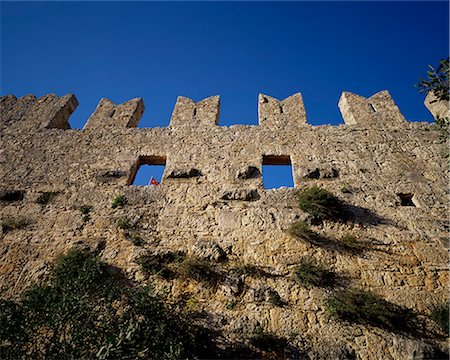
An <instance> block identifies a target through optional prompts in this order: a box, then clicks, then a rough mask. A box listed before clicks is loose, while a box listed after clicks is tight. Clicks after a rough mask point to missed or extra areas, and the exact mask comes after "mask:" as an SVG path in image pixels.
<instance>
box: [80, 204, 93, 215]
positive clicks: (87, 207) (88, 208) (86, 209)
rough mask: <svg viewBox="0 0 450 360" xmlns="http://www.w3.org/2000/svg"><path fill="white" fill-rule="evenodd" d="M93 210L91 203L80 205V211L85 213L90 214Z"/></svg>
mask: <svg viewBox="0 0 450 360" xmlns="http://www.w3.org/2000/svg"><path fill="white" fill-rule="evenodd" d="M91 210H92V206H90V205H82V206H80V211H81V213H82V214H83V215H88V214H89V213H90V212H91Z"/></svg>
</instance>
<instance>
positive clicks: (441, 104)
mask: <svg viewBox="0 0 450 360" xmlns="http://www.w3.org/2000/svg"><path fill="white" fill-rule="evenodd" d="M425 106H426V107H427V109H428V110H429V111H430V113H431V114H433V116H434V117H435V118H440V119H447V122H448V121H449V119H450V103H449V102H448V101H439V100H438V98H437V97H436V95H434V93H433V92H430V93H428V95H427V97H426V98H425Z"/></svg>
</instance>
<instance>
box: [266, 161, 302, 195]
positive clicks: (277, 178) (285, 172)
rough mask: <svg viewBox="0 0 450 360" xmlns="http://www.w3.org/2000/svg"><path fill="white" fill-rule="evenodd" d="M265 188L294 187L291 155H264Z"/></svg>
mask: <svg viewBox="0 0 450 360" xmlns="http://www.w3.org/2000/svg"><path fill="white" fill-rule="evenodd" d="M262 172H263V174H262V178H263V185H264V189H277V188H280V187H290V188H293V187H294V179H293V176H292V164H291V157H290V156H289V155H263V171H262Z"/></svg>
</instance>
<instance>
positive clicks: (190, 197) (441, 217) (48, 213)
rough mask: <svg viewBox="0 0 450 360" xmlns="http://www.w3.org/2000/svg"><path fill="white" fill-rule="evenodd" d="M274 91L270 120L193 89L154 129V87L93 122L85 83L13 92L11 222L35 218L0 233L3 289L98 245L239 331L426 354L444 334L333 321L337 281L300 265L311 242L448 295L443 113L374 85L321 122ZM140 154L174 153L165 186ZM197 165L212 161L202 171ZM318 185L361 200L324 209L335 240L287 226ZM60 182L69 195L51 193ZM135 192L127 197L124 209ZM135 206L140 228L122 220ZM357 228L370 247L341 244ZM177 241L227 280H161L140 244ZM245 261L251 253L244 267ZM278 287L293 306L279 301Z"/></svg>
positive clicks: (12, 292)
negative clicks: (148, 177) (235, 112)
mask: <svg viewBox="0 0 450 360" xmlns="http://www.w3.org/2000/svg"><path fill="white" fill-rule="evenodd" d="M264 99H266V100H267V102H266V101H265V100H264ZM259 102H260V125H258V126H240V125H239V126H231V127H222V126H217V120H218V116H219V99H218V97H212V98H208V99H205V100H202V101H200V102H197V103H195V102H193V101H192V100H190V99H187V98H179V100H178V101H177V105H176V108H175V110H174V113H173V116H172V120H171V125H170V126H169V127H166V128H150V129H144V128H142V129H140V128H134V127H135V126H136V125H137V123H138V121H139V118H140V116H141V115H142V111H143V103H142V101H141V100H140V99H134V100H131V101H129V102H125V103H124V104H121V105H115V104H113V103H112V102H110V101H109V100H106V99H103V100H101V101H100V104H99V106H98V107H97V109H96V111H95V112H94V113H93V114H92V116H91V117H90V119H89V121H88V124H86V126H85V128H84V129H83V130H81V131H79V130H70V129H68V128H67V127H66V125H64V124H68V122H67V120H68V115H69V113H70V111H72V109H73V108H74V106H75V102H74V97H72V96H71V95H69V96H67V97H62V98H58V97H57V96H55V95H49V96H46V97H43V98H41V99H37V98H36V97H34V96H33V95H27V96H24V97H22V98H20V99H17V98H16V97H14V96H12V95H10V96H4V97H1V98H0V144H1V146H0V189H2V195H1V200H0V221H2V222H7V221H11V219H12V220H14V219H28V220H30V221H29V223H28V224H27V225H26V226H24V227H22V228H20V226H19V227H18V228H17V229H13V230H8V231H3V232H0V292H1V294H2V297H4V298H11V299H14V298H16V297H18V296H20V293H21V292H22V291H23V290H24V289H26V288H27V287H28V286H31V285H32V283H33V282H34V281H41V280H43V279H44V278H45V275H46V273H47V271H48V268H49V266H50V264H51V262H52V261H53V260H54V259H55V258H56V256H57V255H58V254H60V253H63V252H66V251H67V250H68V249H70V248H72V247H86V248H89V249H91V250H92V251H94V252H96V253H98V254H99V256H101V259H102V260H104V261H106V262H109V263H111V264H113V265H115V266H117V267H119V268H121V269H123V271H124V273H125V274H127V276H129V277H130V279H132V280H133V281H138V282H145V281H151V282H152V286H154V287H155V289H156V291H157V292H158V293H159V294H160V295H161V296H167V297H168V300H169V301H172V303H177V302H178V301H180V298H189V299H190V298H192V299H195V300H196V301H197V302H198V303H199V304H201V307H202V310H204V311H205V312H207V313H208V314H209V315H208V319H209V320H210V319H220V321H217V322H214V330H217V331H218V332H220V333H223V334H224V336H225V337H226V338H228V339H233V338H234V339H239V340H242V339H243V338H245V337H247V336H249V335H251V334H252V333H253V332H254V331H255V330H256V329H258V328H263V329H264V330H265V331H270V332H274V333H275V334H277V335H278V336H284V337H289V339H290V342H291V343H292V344H293V345H295V346H297V347H298V348H299V349H301V350H302V351H303V350H304V351H305V352H306V354H307V356H308V357H309V358H321V357H320V356H322V358H339V357H341V356H347V355H348V352H349V351H353V350H354V351H355V353H356V354H357V356H358V357H359V358H361V359H398V360H403V359H415V358H418V359H420V358H423V357H425V355H424V354H425V353H426V351H428V350H427V349H429V346H431V345H430V341H431V340H430V339H431V337H432V336H431V335H430V338H420V337H410V336H405V335H403V334H398V333H393V332H387V331H383V330H380V329H377V328H374V327H365V326H359V325H358V326H357V325H351V324H345V323H340V322H336V321H332V320H330V319H329V317H328V316H327V315H326V314H325V311H324V302H325V300H326V299H327V297H328V296H329V295H330V293H331V291H332V290H330V289H321V288H312V289H306V288H305V287H303V286H302V285H301V284H299V283H298V281H296V280H295V269H296V266H297V265H298V263H299V261H300V259H301V258H302V257H304V256H311V257H313V258H314V259H316V260H317V261H318V262H320V263H321V264H323V265H324V266H326V267H327V268H328V269H330V270H333V271H334V272H336V273H337V274H338V275H339V276H341V277H342V278H343V279H344V278H345V279H346V283H345V286H348V287H349V288H358V289H363V290H366V291H373V292H375V293H377V294H379V295H380V296H382V297H383V298H385V299H386V300H388V301H391V302H394V303H395V304H398V305H402V306H405V307H408V308H410V309H411V310H413V311H416V312H420V313H423V314H427V313H429V312H430V310H431V308H432V307H433V306H434V305H438V304H441V303H443V302H444V301H446V299H447V298H448V291H449V288H448V279H449V271H448V248H446V246H448V218H447V214H448V203H449V202H448V194H447V190H446V189H447V185H448V159H447V158H445V151H446V150H447V148H448V144H447V143H446V142H445V141H444V140H442V137H441V136H440V133H438V132H437V131H436V130H435V127H433V126H430V124H427V123H409V122H406V121H404V118H403V116H402V115H401V113H400V112H399V111H398V108H397V107H396V105H395V104H394V103H393V101H392V99H391V98H390V96H389V94H388V93H387V92H382V93H379V94H376V95H374V96H372V97H371V98H369V99H365V98H361V97H358V96H357V95H354V94H348V93H347V94H344V95H343V97H342V98H341V102H340V106H341V110H342V112H343V116H344V119H345V121H346V125H339V126H309V125H307V124H306V112H305V110H304V106H303V103H302V101H301V97H300V96H299V95H294V96H293V97H290V98H288V99H285V100H283V101H281V102H280V101H278V100H276V99H273V98H270V97H268V96H265V95H264V96H261V97H260V99H259ZM370 105H371V106H372V107H374V108H375V111H374V110H373V109H372V108H371V106H370ZM349 125H351V126H349ZM264 159H265V160H266V161H267V159H269V160H271V159H272V160H273V159H278V160H280V159H281V160H280V161H284V162H286V161H289V162H290V163H291V165H292V173H293V178H294V184H295V187H294V188H280V189H271V190H267V189H264V186H263V183H262V177H261V174H260V172H261V169H262V168H263V161H264ZM141 164H160V165H161V164H166V174H165V176H166V177H164V178H163V179H162V181H161V184H160V185H158V186H133V185H132V184H131V183H132V181H133V179H134V175H135V174H136V171H137V170H138V167H139V166H140V165H141ZM193 169H198V170H200V171H201V174H202V176H195V177H194V178H191V175H193V173H192V171H193ZM171 172H173V174H174V175H175V176H169V175H170V174H171ZM177 172H178V173H177ZM180 175H181V176H180ZM305 176H306V178H305ZM311 185H318V186H322V187H324V188H326V189H327V190H329V191H331V192H332V193H333V194H335V195H336V196H338V197H339V198H340V199H341V200H342V201H344V202H345V209H346V210H348V211H349V213H350V214H351V218H349V219H348V221H347V222H333V221H323V222H321V223H317V224H311V229H312V230H313V231H314V232H315V233H316V234H317V235H318V236H320V239H322V242H321V243H320V244H321V245H320V246H319V245H312V244H310V243H308V242H305V241H302V240H301V239H297V238H294V237H292V236H291V235H289V233H288V229H289V227H290V225H291V224H292V223H293V222H294V221H297V220H303V221H305V220H306V219H307V217H308V214H307V213H305V212H303V211H301V210H300V209H299V207H298V203H297V198H296V191H298V190H299V189H301V188H303V187H306V186H311ZM45 192H59V194H58V196H57V197H55V198H54V199H53V200H52V201H49V203H47V204H45V205H42V204H37V203H36V200H37V198H38V197H39V195H40V194H43V193H45ZM398 194H412V195H413V196H412V198H411V199H412V202H413V204H414V205H415V206H402V201H401V199H400V198H399V196H398ZM22 195H23V196H22ZM120 195H122V196H124V197H125V199H126V202H125V204H124V205H123V206H122V207H117V208H112V206H111V205H112V201H113V199H114V198H115V197H117V196H120ZM86 206H90V207H91V208H90V210H89V214H88V216H86V214H84V213H83V212H82V209H86ZM124 219H127V221H128V224H129V228H127V229H123V228H119V227H118V222H119V220H124ZM6 225H7V224H6ZM19 225H20V224H19ZM1 228H2V226H0V229H1ZM9 229H11V227H9ZM345 234H351V235H354V236H355V237H356V238H357V239H360V240H361V241H362V243H363V244H364V249H363V251H362V252H361V253H352V252H346V251H343V248H342V246H341V247H339V246H338V244H339V243H338V242H339V241H340V239H341V238H342V237H343V236H344V235H345ZM134 236H138V237H140V238H141V240H140V241H139V243H140V245H139V246H137V245H133V237H134ZM165 251H166V252H177V251H182V252H184V253H187V254H189V255H193V256H196V257H202V258H206V259H210V260H208V261H211V263H212V264H213V267H214V270H215V271H217V273H218V278H219V284H217V287H215V288H208V287H207V286H203V285H202V284H201V283H199V282H195V281H190V280H186V279H173V280H170V282H169V280H163V279H157V278H152V277H150V279H149V280H146V278H145V277H143V276H142V274H141V272H140V271H139V265H138V264H137V263H136V259H137V258H138V257H139V256H140V255H142V254H146V253H164V252H165ZM224 252H226V258H225V257H224V255H223V254H224ZM218 260H221V262H217V261H218ZM242 264H246V265H247V266H248V268H244V269H242V267H241V268H240V269H241V270H240V271H241V272H239V271H238V272H233V271H231V270H232V269H235V268H239V267H240V266H241V265H242ZM261 269H262V270H261ZM342 286H344V285H342ZM271 291H273V292H276V293H277V294H279V296H280V298H281V299H282V300H283V301H284V302H286V305H285V306H274V305H273V304H272V303H271V300H270V296H271V295H270V294H271ZM272 294H274V293H272ZM211 326H212V325H211ZM435 332H436V333H439V331H438V330H437V329H435ZM334 339H336V341H334ZM433 341H435V342H436V344H437V345H439V346H441V347H445V345H446V344H445V342H444V341H441V340H440V338H439V337H436V338H435V339H434V340H433ZM325 350H326V351H325ZM324 354H325V355H324Z"/></svg>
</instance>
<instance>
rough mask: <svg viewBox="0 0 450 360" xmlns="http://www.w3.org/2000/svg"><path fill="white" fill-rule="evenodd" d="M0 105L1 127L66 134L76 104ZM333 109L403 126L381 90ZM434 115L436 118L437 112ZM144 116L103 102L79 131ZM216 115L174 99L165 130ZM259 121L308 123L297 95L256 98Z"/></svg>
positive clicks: (60, 100) (345, 99)
mask: <svg viewBox="0 0 450 360" xmlns="http://www.w3.org/2000/svg"><path fill="white" fill-rule="evenodd" d="M427 99H428V98H427ZM429 104H430V101H427V106H428V107H429ZM431 104H432V106H433V109H434V108H435V107H436V106H437V105H436V104H435V103H433V102H431ZM0 106H1V112H2V119H3V120H2V121H3V122H9V123H16V122H18V121H20V119H23V118H25V117H26V118H27V119H28V124H27V125H25V124H24V126H26V127H29V126H34V127H38V128H42V129H70V125H69V117H70V115H71V114H72V113H73V112H74V111H75V109H76V107H77V106H78V101H77V99H76V98H75V95H73V94H68V95H65V96H63V97H58V96H56V95H54V94H50V95H46V96H43V97H41V98H39V99H37V98H36V97H35V96H33V95H27V96H24V97H22V98H20V99H17V98H16V97H15V96H13V95H7V96H3V97H1V98H0ZM338 106H339V109H340V111H341V114H342V117H343V119H344V123H345V124H346V125H363V126H381V127H392V126H394V127H395V126H401V125H402V124H404V123H406V119H405V117H404V116H403V115H402V113H401V112H400V110H399V108H398V107H397V105H396V104H395V102H394V100H393V99H392V97H391V96H390V94H389V92H388V91H386V90H384V91H380V92H378V93H376V94H375V95H373V96H371V97H369V98H364V97H362V96H359V95H356V94H353V93H350V92H343V93H342V96H341V98H340V99H339V103H338ZM439 106H442V105H439ZM439 111H440V112H439V114H440V113H441V112H442V111H441V110H439ZM447 111H448V110H447ZM143 113H144V102H143V100H142V99H141V98H136V99H132V100H129V101H127V102H124V103H122V104H119V105H116V104H114V103H113V102H112V101H110V100H108V99H105V98H103V99H101V100H100V102H99V104H98V105H97V107H96V109H95V110H94V112H93V113H92V115H91V116H90V117H89V119H88V120H87V123H86V124H85V126H84V128H83V131H103V130H105V131H106V130H107V131H110V130H112V129H114V128H133V127H137V126H138V124H139V121H140V119H141V117H142V115H143ZM219 114H220V97H219V96H211V97H208V98H206V99H203V100H201V101H198V102H195V101H193V100H192V99H190V98H188V97H184V96H179V97H178V98H177V101H176V104H175V108H174V110H173V113H172V117H171V119H170V125H169V126H170V127H171V128H174V127H190V128H192V129H195V128H197V127H213V126H218V123H219ZM258 120H259V126H261V127H263V128H266V129H269V130H273V131H275V130H280V131H281V130H283V129H286V128H297V127H304V126H305V125H307V124H308V120H307V115H306V109H305V104H304V102H303V98H302V95H301V93H296V94H293V95H291V96H289V97H287V98H286V99H284V100H278V99H276V98H274V97H271V96H268V95H264V94H260V95H259V97H258ZM31 123H33V124H31Z"/></svg>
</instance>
